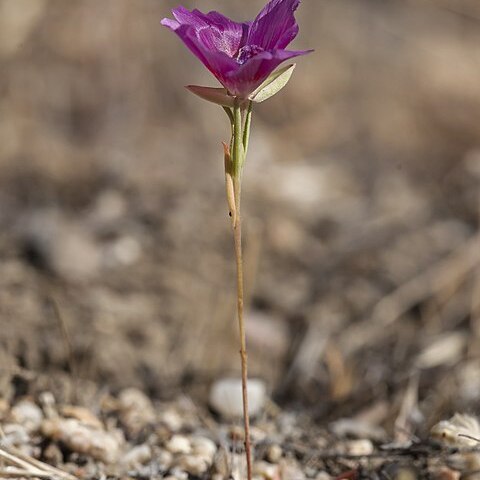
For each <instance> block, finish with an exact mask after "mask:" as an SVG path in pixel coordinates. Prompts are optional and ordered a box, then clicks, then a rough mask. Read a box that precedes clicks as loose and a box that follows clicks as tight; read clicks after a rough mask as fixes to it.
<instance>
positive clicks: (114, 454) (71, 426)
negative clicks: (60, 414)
mask: <svg viewBox="0 0 480 480" xmlns="http://www.w3.org/2000/svg"><path fill="white" fill-rule="evenodd" d="M42 433H43V435H45V436H46V437H47V438H50V439H52V440H55V441H59V442H61V443H63V444H64V445H65V446H66V447H67V448H69V449H70V450H72V451H74V452H77V453H81V454H85V455H89V456H91V457H93V458H95V459H96V460H100V461H102V462H104V463H115V462H116V461H117V460H118V457H119V454H120V443H119V440H118V439H117V438H116V437H115V436H113V435H112V434H110V433H107V432H105V431H103V430H100V429H96V428H92V427H90V426H88V425H84V424H82V423H81V422H80V421H79V420H77V419H75V418H67V419H63V418H56V419H51V420H45V421H44V422H43V423H42Z"/></svg>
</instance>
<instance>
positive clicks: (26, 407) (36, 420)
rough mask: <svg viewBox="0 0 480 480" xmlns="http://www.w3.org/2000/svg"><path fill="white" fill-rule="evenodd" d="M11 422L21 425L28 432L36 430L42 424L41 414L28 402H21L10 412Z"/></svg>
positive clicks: (36, 407) (40, 411) (38, 409)
mask: <svg viewBox="0 0 480 480" xmlns="http://www.w3.org/2000/svg"><path fill="white" fill-rule="evenodd" d="M11 416H12V420H13V421H14V422H16V423H19V424H20V425H22V426H23V427H24V428H25V429H26V430H27V431H28V432H34V431H36V430H38V429H39V428H40V426H41V424H42V420H43V412H42V410H41V409H40V407H38V406H37V405H35V404H34V403H33V402H31V401H29V400H21V401H20V402H18V403H17V404H16V405H15V406H14V407H13V408H12V411H11Z"/></svg>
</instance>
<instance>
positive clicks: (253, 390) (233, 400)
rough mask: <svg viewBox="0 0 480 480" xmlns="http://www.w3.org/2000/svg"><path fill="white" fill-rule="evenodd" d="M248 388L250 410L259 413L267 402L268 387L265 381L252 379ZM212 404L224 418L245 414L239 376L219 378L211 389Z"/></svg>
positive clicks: (251, 413) (255, 413)
mask: <svg viewBox="0 0 480 480" xmlns="http://www.w3.org/2000/svg"><path fill="white" fill-rule="evenodd" d="M247 389H248V412H249V414H250V415H251V416H255V415H258V414H259V413H260V412H261V411H262V409H263V407H264V405H265V402H266V398H267V388H266V385H265V382H263V381H262V380H258V379H250V380H248V384H247ZM210 405H211V407H212V408H213V409H215V411H217V412H218V413H219V414H220V415H222V416H223V417H224V418H237V417H241V416H242V415H243V402H242V381H241V380H240V379H239V378H225V379H222V380H217V381H216V382H215V383H214V384H213V386H212V388H211V390H210Z"/></svg>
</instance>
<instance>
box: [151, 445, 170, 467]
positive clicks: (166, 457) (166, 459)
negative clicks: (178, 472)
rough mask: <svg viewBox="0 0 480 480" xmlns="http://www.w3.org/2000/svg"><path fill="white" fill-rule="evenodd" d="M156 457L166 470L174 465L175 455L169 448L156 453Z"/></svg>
mask: <svg viewBox="0 0 480 480" xmlns="http://www.w3.org/2000/svg"><path fill="white" fill-rule="evenodd" d="M155 459H156V460H157V462H158V464H159V465H160V466H161V467H162V469H164V470H168V469H169V468H170V467H171V466H172V462H173V455H172V454H171V453H170V452H169V451H168V450H163V449H162V450H160V452H158V453H156V454H155Z"/></svg>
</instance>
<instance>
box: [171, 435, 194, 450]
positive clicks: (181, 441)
mask: <svg viewBox="0 0 480 480" xmlns="http://www.w3.org/2000/svg"><path fill="white" fill-rule="evenodd" d="M165 448H166V449H167V450H168V451H169V452H170V453H184V454H188V453H190V452H191V451H192V445H191V443H190V440H189V439H188V438H187V437H185V436H183V435H173V437H172V438H170V440H168V441H167V443H166V444H165Z"/></svg>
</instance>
